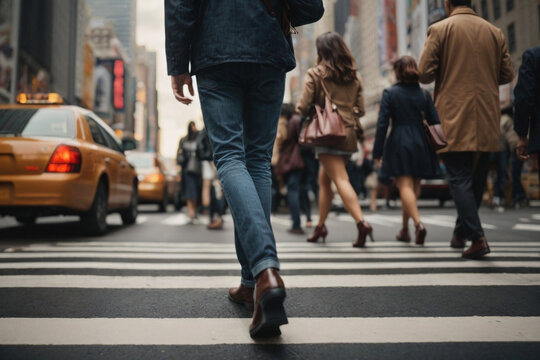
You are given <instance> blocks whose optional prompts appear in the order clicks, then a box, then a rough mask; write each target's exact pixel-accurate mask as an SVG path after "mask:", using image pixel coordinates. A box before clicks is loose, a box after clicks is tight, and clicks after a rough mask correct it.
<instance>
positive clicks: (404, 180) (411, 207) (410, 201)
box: [397, 176, 420, 225]
mask: <svg viewBox="0 0 540 360" xmlns="http://www.w3.org/2000/svg"><path fill="white" fill-rule="evenodd" d="M397 186H398V188H399V195H400V197H401V203H402V206H403V210H404V213H406V214H407V215H408V216H409V217H411V218H412V219H413V221H414V225H418V223H419V222H420V215H419V214H418V205H417V202H416V191H415V190H416V189H415V179H414V178H413V177H411V176H399V177H398V178H397Z"/></svg>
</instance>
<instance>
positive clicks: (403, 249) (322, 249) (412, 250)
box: [0, 244, 540, 256]
mask: <svg viewBox="0 0 540 360" xmlns="http://www.w3.org/2000/svg"><path fill="white" fill-rule="evenodd" d="M491 250H492V253H496V254H498V255H500V256H502V255H505V254H508V253H520V254H531V253H533V254H534V253H539V252H540V247H498V246H496V247H493V246H492V247H491ZM461 251H462V250H460V249H451V248H450V247H445V248H440V247H430V246H423V247H418V246H414V245H410V246H407V245H400V246H396V247H379V248H378V247H376V246H368V247H366V248H363V249H352V248H351V245H350V244H349V246H347V247H326V246H317V245H312V246H311V248H308V247H296V248H292V247H285V248H282V247H281V246H279V245H278V253H279V254H280V255H281V254H288V253H312V254H318V253H324V254H327V253H338V254H339V253H347V254H350V253H353V254H378V253H403V254H412V255H414V254H417V253H420V254H430V253H438V254H454V255H455V254H457V253H460V252H461ZM70 252H73V253H75V252H89V253H94V254H98V253H112V252H119V253H125V254H138V253H142V254H149V253H167V254H236V250H235V249H234V247H224V248H201V247H199V248H161V247H157V248H150V247H109V246H105V247H98V246H79V247H58V246H48V245H44V246H40V247H27V248H19V249H17V248H7V249H5V250H4V253H5V254H7V253H11V254H13V253H18V254H21V253H22V254H32V253H36V254H37V253H43V254H47V253H70ZM0 254H1V253H0Z"/></svg>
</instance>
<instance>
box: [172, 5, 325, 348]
mask: <svg viewBox="0 0 540 360" xmlns="http://www.w3.org/2000/svg"><path fill="white" fill-rule="evenodd" d="M276 3H277V2H275V1H270V0H262V1H250V2H249V5H247V4H248V2H246V1H245V0H227V1H212V0H199V1H193V0H165V25H166V26H165V27H166V29H165V34H166V53H167V65H168V73H169V75H171V84H172V89H173V93H174V96H175V97H176V99H177V100H178V101H180V102H181V103H183V104H186V105H188V104H190V103H191V102H192V99H191V98H190V97H189V96H186V95H184V86H186V85H187V87H188V89H189V92H190V94H191V96H193V95H194V92H193V86H192V80H191V76H192V75H196V76H197V86H198V90H199V96H200V99H201V106H202V112H203V117H204V122H205V124H206V129H207V131H208V136H209V137H210V141H211V143H212V148H213V153H214V163H215V165H216V168H217V172H218V177H219V179H220V181H221V184H222V186H223V190H224V192H225V196H226V198H227V202H228V204H229V207H230V210H231V213H232V217H233V221H234V226H235V244H236V253H237V256H238V260H239V262H240V264H241V267H242V280H241V285H240V286H239V287H238V288H236V289H230V290H229V299H230V300H231V301H233V302H237V303H240V304H243V305H246V306H250V305H252V304H253V306H254V311H253V320H252V323H251V325H250V328H249V330H250V335H251V336H252V337H254V338H257V337H268V336H277V335H279V334H280V333H281V332H280V330H279V326H280V325H282V324H286V323H287V317H286V315H285V310H284V308H283V301H284V299H285V286H284V284H283V281H282V279H281V277H280V275H279V261H278V257H277V251H276V245H275V239H274V234H273V231H272V226H271V223H270V209H271V173H270V159H271V156H272V145H273V144H274V138H275V136H276V127H277V121H278V118H279V111H280V108H281V103H282V102H283V94H284V88H285V73H286V72H287V71H289V70H292V69H293V68H294V67H295V60H294V52H293V46H292V38H291V35H290V32H291V31H290V29H291V26H300V25H303V24H307V23H310V22H314V21H317V20H318V19H320V18H321V16H322V15H323V13H324V7H323V4H322V1H321V0H312V1H303V0H288V1H287V2H286V5H287V6H283V4H284V2H279V3H278V4H277V6H276ZM190 63H191V73H190V67H189V65H190ZM254 288H255V289H254Z"/></svg>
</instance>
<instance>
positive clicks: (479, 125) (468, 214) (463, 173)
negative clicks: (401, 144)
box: [419, 0, 514, 259]
mask: <svg viewBox="0 0 540 360" xmlns="http://www.w3.org/2000/svg"><path fill="white" fill-rule="evenodd" d="M445 6H446V12H447V14H448V16H449V17H448V18H446V19H445V20H442V21H440V22H438V23H435V24H433V25H431V26H430V27H429V29H428V37H427V40H426V43H425V46H424V51H423V53H422V57H421V59H420V66H419V67H420V82H422V83H425V84H427V83H430V82H432V81H435V107H436V108H437V111H438V113H439V117H440V120H441V124H442V126H443V129H444V132H445V133H446V136H447V140H448V146H447V147H446V148H445V149H443V150H442V151H441V158H442V160H443V161H444V163H445V166H446V169H447V173H448V178H449V182H450V188H451V190H452V195H453V197H454V203H455V204H456V208H457V213H458V216H457V220H456V226H455V228H454V236H453V238H452V240H451V242H450V246H451V247H453V248H464V247H465V243H466V240H467V239H468V238H470V239H471V240H472V245H471V246H470V248H469V249H467V250H466V251H464V252H463V254H462V256H463V257H464V258H468V259H477V258H480V257H482V256H484V255H486V254H488V253H489V252H490V250H489V245H488V242H487V240H486V237H485V234H484V230H483V228H482V224H481V221H480V217H479V215H478V208H479V207H480V205H481V202H482V196H483V193H484V188H485V184H486V179H487V174H488V171H489V153H490V152H493V151H497V150H498V149H499V136H500V128H499V122H500V103H499V85H501V84H506V83H509V82H510V81H512V79H513V77H514V70H513V68H512V63H511V58H510V54H509V53H508V48H507V46H506V42H505V40H504V34H503V32H502V31H501V30H500V29H498V28H497V27H495V26H493V25H491V24H490V23H489V22H487V21H486V20H484V19H482V18H481V17H480V16H478V15H477V14H476V13H475V12H474V10H473V9H472V8H471V0H445Z"/></svg>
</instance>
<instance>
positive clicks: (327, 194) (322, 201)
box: [317, 166, 334, 226]
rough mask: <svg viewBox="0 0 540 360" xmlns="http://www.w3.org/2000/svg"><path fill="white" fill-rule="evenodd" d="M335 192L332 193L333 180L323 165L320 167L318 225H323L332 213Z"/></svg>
mask: <svg viewBox="0 0 540 360" xmlns="http://www.w3.org/2000/svg"><path fill="white" fill-rule="evenodd" d="M333 197H334V194H333V193H332V182H331V181H330V178H329V177H328V175H326V172H325V171H324V168H323V166H321V168H320V169H319V222H318V224H317V225H318V226H322V225H323V224H324V222H325V221H326V218H327V217H328V214H329V213H330V209H331V208H332V198H333Z"/></svg>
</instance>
